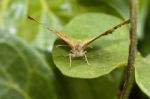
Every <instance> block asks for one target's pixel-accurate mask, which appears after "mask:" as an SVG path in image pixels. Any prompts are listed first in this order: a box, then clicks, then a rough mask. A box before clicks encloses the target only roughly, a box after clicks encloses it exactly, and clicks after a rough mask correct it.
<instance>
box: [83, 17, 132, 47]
mask: <svg viewBox="0 0 150 99" xmlns="http://www.w3.org/2000/svg"><path fill="white" fill-rule="evenodd" d="M128 23H130V19H127V20H125V21H123V22H121V23H119V24H117V25H115V26H114V27H112V28H110V29H108V30H107V31H105V32H103V33H101V34H100V35H98V36H95V37H93V38H91V39H87V40H85V41H84V42H83V48H86V47H87V46H88V45H89V44H90V43H92V42H93V41H95V40H97V39H99V38H101V37H103V36H105V35H108V34H112V33H113V32H114V31H115V30H116V29H118V28H119V27H121V26H123V25H125V24H128Z"/></svg>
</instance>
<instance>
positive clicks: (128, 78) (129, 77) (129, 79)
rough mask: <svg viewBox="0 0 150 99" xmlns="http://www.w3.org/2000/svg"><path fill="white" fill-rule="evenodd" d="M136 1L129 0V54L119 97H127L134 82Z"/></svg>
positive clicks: (121, 98) (122, 98)
mask: <svg viewBox="0 0 150 99" xmlns="http://www.w3.org/2000/svg"><path fill="white" fill-rule="evenodd" d="M137 1H138V0H130V19H131V25H130V46H129V56H128V67H127V70H126V75H125V82H124V86H123V90H122V92H121V95H120V97H119V99H128V97H129V94H130V92H131V89H132V85H133V83H134V77H135V76H134V61H135V53H136V45H137V36H136V31H137Z"/></svg>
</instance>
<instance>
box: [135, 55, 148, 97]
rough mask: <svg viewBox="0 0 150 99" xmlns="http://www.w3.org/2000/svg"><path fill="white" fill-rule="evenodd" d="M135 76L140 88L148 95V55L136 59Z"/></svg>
mask: <svg viewBox="0 0 150 99" xmlns="http://www.w3.org/2000/svg"><path fill="white" fill-rule="evenodd" d="M135 78H136V83H137V84H138V86H139V87H140V89H141V90H142V91H143V92H144V93H146V94H147V95H148V96H149V97H150V55H149V56H148V57H146V58H145V59H144V58H139V59H137V60H136V63H135Z"/></svg>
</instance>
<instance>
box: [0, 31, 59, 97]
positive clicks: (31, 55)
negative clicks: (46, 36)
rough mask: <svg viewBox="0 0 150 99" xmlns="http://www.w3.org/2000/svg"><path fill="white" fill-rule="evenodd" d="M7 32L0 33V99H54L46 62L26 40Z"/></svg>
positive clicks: (52, 76) (50, 72)
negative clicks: (23, 40)
mask: <svg viewBox="0 0 150 99" xmlns="http://www.w3.org/2000/svg"><path fill="white" fill-rule="evenodd" d="M6 34H7V33H5V34H4V33H0V99H49V98H51V99H57V96H56V93H55V89H54V79H53V78H54V75H53V74H52V71H51V69H50V68H49V67H48V65H47V63H46V62H45V61H44V60H43V59H42V57H41V56H40V55H39V54H38V53H37V52H36V51H35V50H34V49H32V48H30V47H29V46H27V45H26V43H24V42H22V41H21V40H19V39H18V38H16V37H14V36H12V35H6ZM43 89H44V91H43Z"/></svg>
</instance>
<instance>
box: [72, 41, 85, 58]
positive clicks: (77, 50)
mask: <svg viewBox="0 0 150 99" xmlns="http://www.w3.org/2000/svg"><path fill="white" fill-rule="evenodd" d="M71 53H72V54H73V57H82V56H84V55H85V53H86V51H85V50H84V48H83V45H82V43H81V42H78V43H76V44H74V47H72V49H71Z"/></svg>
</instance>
